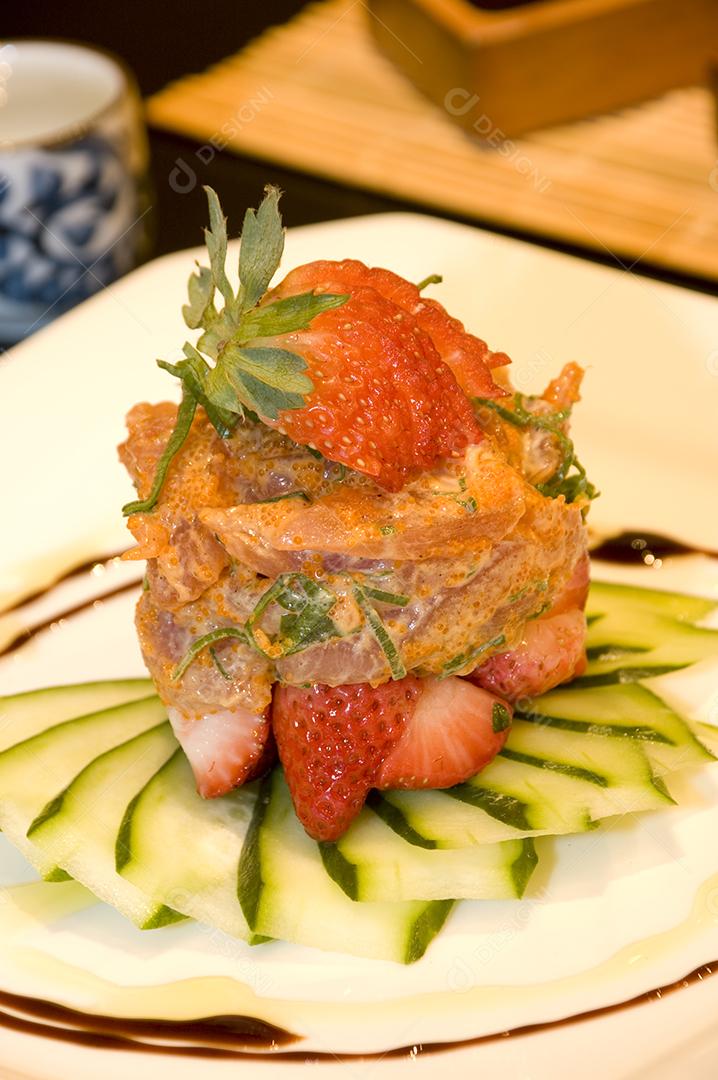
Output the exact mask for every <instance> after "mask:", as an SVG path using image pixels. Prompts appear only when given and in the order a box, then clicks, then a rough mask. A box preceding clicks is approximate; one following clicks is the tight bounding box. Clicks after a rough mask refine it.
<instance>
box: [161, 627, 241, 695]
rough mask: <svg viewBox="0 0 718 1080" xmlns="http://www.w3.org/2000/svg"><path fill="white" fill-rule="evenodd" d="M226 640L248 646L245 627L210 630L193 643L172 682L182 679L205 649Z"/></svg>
mask: <svg viewBox="0 0 718 1080" xmlns="http://www.w3.org/2000/svg"><path fill="white" fill-rule="evenodd" d="M225 638H236V639H237V640H238V641H241V642H243V643H244V644H245V645H246V644H247V633H246V631H245V629H244V627H243V626H220V627H218V629H217V630H210V632H209V633H208V634H203V635H202V637H198V638H197V639H196V641H193V642H192V644H191V645H190V647H189V649H188V650H187V652H186V653H185V654H184V656H183V657H182V659H181V660H180V662H179V664H178V665H177V667H176V668H175V669H174V671H173V672H172V682H177V681H178V680H179V679H181V678H182V676H183V675H184V673H185V671H186V670H187V668H188V667H189V666H190V664H191V663H192V662H193V661H194V660H196V659H197V657H198V656H199V654H200V653H201V652H202V651H203V650H204V649H206V648H207V647H208V646H210V645H214V643H215V642H216V641H223V640H224V639H225Z"/></svg>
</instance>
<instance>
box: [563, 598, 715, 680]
mask: <svg viewBox="0 0 718 1080" xmlns="http://www.w3.org/2000/svg"><path fill="white" fill-rule="evenodd" d="M715 606H716V605H715V602H713V601H710V600H704V599H702V598H701V597H695V596H685V595H682V594H680V593H668V592H660V591H659V590H654V589H640V588H631V587H629V586H625V585H608V584H606V583H604V582H594V583H593V584H592V585H591V589H590V592H589V598H588V604H587V616H588V635H587V639H586V646H587V651H588V657H589V664H588V668H587V669H586V673H585V675H582V676H580V677H579V678H578V679H575V680H574V683H573V686H574V687H579V686H581V687H585V688H589V687H596V686H604V685H608V684H610V683H615V682H630V681H637V680H639V679H645V678H649V677H651V676H654V675H661V674H665V673H666V672H669V671H676V670H679V669H680V668H683V667H687V666H688V665H689V664H694V663H696V662H697V661H699V660H704V659H706V658H707V657H709V656H715V655H716V653H718V631H716V630H708V629H705V628H704V627H700V626H695V625H694V624H695V623H696V622H698V621H699V620H701V619H703V618H705V616H706V615H707V614H708V613H709V612H710V611H712V610H713V609H714V608H715Z"/></svg>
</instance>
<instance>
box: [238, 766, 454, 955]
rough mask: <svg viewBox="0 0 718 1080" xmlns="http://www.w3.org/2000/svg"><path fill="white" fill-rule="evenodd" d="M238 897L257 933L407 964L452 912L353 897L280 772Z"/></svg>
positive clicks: (256, 822) (262, 806)
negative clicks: (301, 817)
mask: <svg viewBox="0 0 718 1080" xmlns="http://www.w3.org/2000/svg"><path fill="white" fill-rule="evenodd" d="M239 899H240V902H241V904H242V908H243V910H244V914H245V917H246V919H247V922H248V923H249V925H250V926H251V927H252V928H253V929H254V931H255V932H256V933H258V934H263V935H266V936H268V937H275V938H282V939H283V940H285V941H292V942H295V943H296V944H298V945H311V946H314V947H315V948H318V949H325V950H329V951H336V952H343V953H347V952H349V953H352V954H354V955H355V956H367V957H371V958H374V959H379V960H394V961H397V962H399V963H403V964H409V963H412V962H413V961H415V960H418V959H419V958H420V957H421V956H423V954H424V952H425V951H426V949H427V947H428V945H429V943H430V942H431V941H432V940H433V938H434V937H435V936H436V934H437V933H438V932H439V930H440V929H441V927H442V926H443V924H444V922H445V920H446V918H447V916H448V914H449V911H450V910H451V907H452V901H450V900H440V901H421V900H412V901H406V902H404V903H391V902H387V901H375V902H369V903H361V904H358V903H355V902H354V901H353V900H350V899H349V897H348V896H346V894H345V893H344V892H343V890H342V889H341V888H340V887H339V885H337V883H336V882H335V881H333V880H332V879H331V877H330V876H329V875H328V874H327V872H326V870H325V868H324V863H323V861H322V857H321V855H320V852H319V847H318V845H317V844H316V843H315V842H314V841H313V840H311V839H310V838H309V837H308V836H307V834H306V833H305V831H304V829H303V828H302V826H301V824H300V823H299V821H298V820H297V816H296V814H295V813H294V807H293V806H292V800H291V798H290V795H289V790H288V788H287V785H286V783H285V781H284V775H283V773H282V771H281V769H275V771H274V772H273V773H272V774H270V776H268V777H267V778H266V779H265V780H264V781H263V784H262V788H261V791H260V797H259V800H258V802H257V806H256V809H255V813H254V817H253V820H252V825H251V828H250V831H249V833H248V835H247V839H246V841H245V844H244V848H243V851H242V859H241V862H240V872H239Z"/></svg>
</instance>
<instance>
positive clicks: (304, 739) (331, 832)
mask: <svg viewBox="0 0 718 1080" xmlns="http://www.w3.org/2000/svg"><path fill="white" fill-rule="evenodd" d="M420 690H421V680H419V679H416V678H414V677H413V676H411V675H409V676H407V677H406V678H405V679H402V680H401V681H399V682H392V683H384V684H383V685H382V686H378V687H376V688H372V687H371V686H369V685H368V684H367V683H362V684H358V685H351V686H337V687H334V688H332V687H329V686H312V687H310V688H309V689H306V690H304V689H299V688H298V687H293V686H277V687H276V689H275V692H274V704H273V707H272V725H273V728H274V736H275V738H276V740H277V748H278V750H279V757H280V760H281V762H282V765H283V766H284V772H285V775H286V778H287V784H288V785H289V790H290V792H291V795H292V800H293V802H294V807H295V809H296V812H297V817H298V818H299V820H300V821H301V823H302V825H303V826H304V828H305V829H306V831H307V832H308V833H309V835H310V836H312V837H314V839H316V840H336V839H337V838H338V837H339V836H341V835H342V833H344V832H345V831H346V829H347V828H348V827H349V825H350V824H351V822H352V821H353V820H354V818H355V817H356V816H357V814H358V813H359V812H360V811H361V809H362V807H363V805H364V802H365V800H366V797H367V795H368V793H369V790H370V788H372V787H373V786H374V780H375V778H376V775H377V773H378V771H379V768H380V766H381V763H382V762H383V761H384V759H385V758H386V757H387V756H388V755H389V754H390V753H391V751H392V750H393V748H394V746H395V745H396V743H397V740H398V739H399V738H400V737H401V734H402V732H403V730H404V728H405V726H406V723H407V720H408V719H409V717H410V716H411V714H412V712H413V710H414V703H415V701H416V699H417V697H418V696H419V694H420Z"/></svg>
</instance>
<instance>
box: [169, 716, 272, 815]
mask: <svg viewBox="0 0 718 1080" xmlns="http://www.w3.org/2000/svg"><path fill="white" fill-rule="evenodd" d="M167 715H168V716H169V719H170V722H171V724H172V729H173V731H174V733H175V735H176V736H177V741H178V742H179V744H180V746H181V747H182V749H183V750H184V752H185V754H186V755H187V759H188V760H189V763H190V765H191V767H192V772H193V773H194V777H195V780H196V782H197V790H198V792H199V793H200V795H202V797H203V798H205V799H213V798H215V797H216V796H218V795H225V794H226V793H227V792H228V791H232V789H233V788H235V787H238V786H239V785H240V784H244V783H245V782H246V781H247V780H250V779H253V778H254V777H255V776H258V775H260V773H261V772H262V771H265V770H266V768H268V767H269V765H270V764H271V762H272V760H273V754H274V748H273V740H272V732H271V729H270V725H269V717H268V716H266V715H265V716H256V715H255V714H254V713H250V712H248V711H247V710H246V709H242V708H239V707H238V706H235V707H234V708H232V709H220V710H218V711H216V712H211V713H205V714H204V715H203V716H196V717H192V718H187V717H186V716H184V715H183V714H182V713H180V712H179V710H178V709H175V708H169V709H168V710H167Z"/></svg>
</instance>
